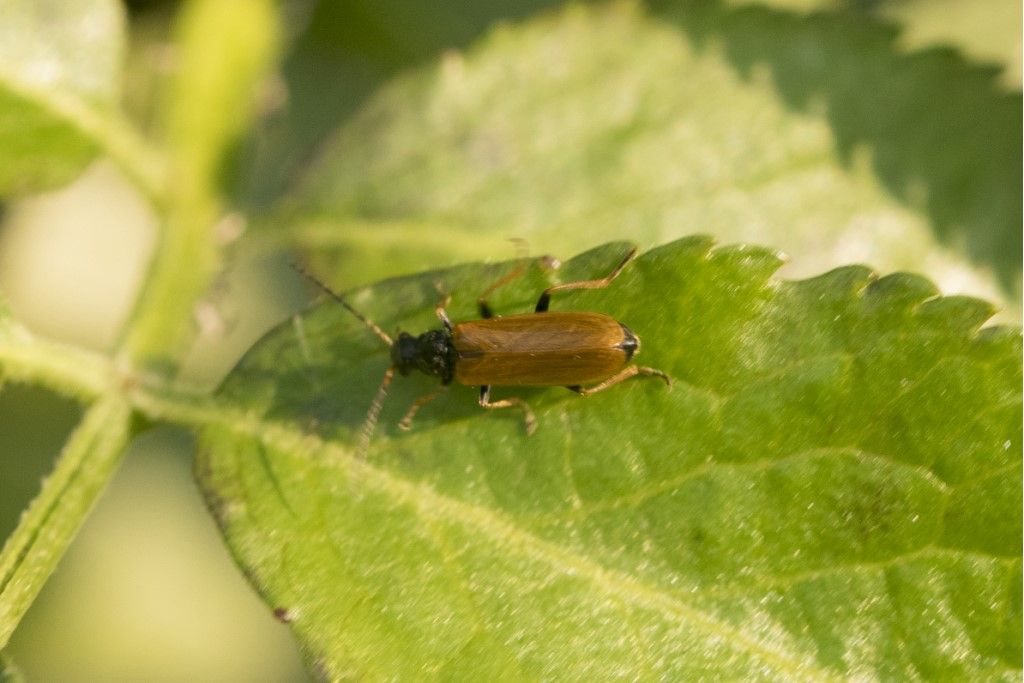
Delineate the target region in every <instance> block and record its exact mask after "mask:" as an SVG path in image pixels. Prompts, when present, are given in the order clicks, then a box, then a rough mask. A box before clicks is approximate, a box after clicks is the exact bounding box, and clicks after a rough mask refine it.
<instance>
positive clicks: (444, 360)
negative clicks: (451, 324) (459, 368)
mask: <svg viewBox="0 0 1024 683" xmlns="http://www.w3.org/2000/svg"><path fill="white" fill-rule="evenodd" d="M455 358H456V352H455V345H454V344H452V336H451V334H450V333H448V332H447V331H445V330H431V331H429V332H424V333H423V334H421V335H420V336H418V337H414V336H412V335H411V334H409V333H408V332H402V333H401V334H399V335H398V339H396V340H395V343H394V345H393V346H392V347H391V363H392V364H393V365H394V366H395V369H397V370H398V371H399V372H400V373H402V374H403V375H408V374H409V373H410V372H412V371H413V370H417V371H419V372H422V373H423V374H425V375H435V376H437V377H440V378H441V381H442V382H443V383H444V384H448V383H449V382H451V381H452V377H453V376H454V375H455Z"/></svg>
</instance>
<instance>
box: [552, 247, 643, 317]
mask: <svg viewBox="0 0 1024 683" xmlns="http://www.w3.org/2000/svg"><path fill="white" fill-rule="evenodd" d="M635 257H636V247H633V248H632V249H631V250H630V252H629V253H628V254H626V258H624V259H622V263H620V264H619V265H617V266H615V270H613V271H612V272H611V273H609V274H608V275H607V276H606V277H603V278H601V279H600V280H580V281H579V282H566V283H565V284H561V285H555V286H553V287H548V288H547V289H545V290H544V292H543V293H542V294H541V295H540V299H538V300H537V306H536V307H535V308H534V309H533V310H534V312H535V313H544V312H545V311H547V310H548V306H549V305H550V304H551V295H552V294H554V293H555V292H564V291H566V290H569V289H604V288H605V287H607V286H608V285H610V284H611V283H612V280H614V279H615V278H617V277H618V276H619V273H621V272H622V269H623V268H625V267H626V264H627V263H629V262H630V261H632V260H633V259H634V258H635Z"/></svg>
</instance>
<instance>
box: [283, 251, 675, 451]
mask: <svg viewBox="0 0 1024 683" xmlns="http://www.w3.org/2000/svg"><path fill="white" fill-rule="evenodd" d="M636 251H637V250H636V249H633V250H631V251H630V252H629V253H628V254H627V255H626V257H625V258H624V259H623V260H622V262H621V263H619V265H618V266H616V268H615V270H613V271H612V272H611V273H610V274H609V275H608V276H606V277H604V278H602V279H600V280H583V281H579V282H569V283H565V284H561V285H555V286H553V287H548V288H547V289H545V290H544V292H543V293H542V294H541V295H540V299H538V301H537V305H536V306H535V308H534V312H533V313H527V314H523V315H510V316H494V314H493V313H492V312H491V309H490V307H489V306H488V305H487V301H486V296H487V294H489V293H490V292H492V291H494V290H495V289H496V288H497V287H499V286H501V285H503V284H505V283H507V282H508V281H510V280H511V279H513V278H514V277H517V276H518V275H520V274H521V273H522V271H523V268H519V269H517V270H515V271H513V272H512V273H510V274H509V275H507V276H506V277H504V278H502V279H501V280H499V281H498V282H496V283H494V284H493V285H491V286H490V287H489V288H488V289H487V290H486V291H485V292H484V294H483V295H481V297H480V298H479V299H478V301H477V303H478V305H479V308H480V317H481V319H480V320H472V321H469V322H464V323H459V324H457V325H453V324H452V322H451V320H449V319H448V314H447V313H446V312H445V306H446V305H447V299H446V300H445V301H443V302H442V303H440V304H439V305H438V306H437V308H436V312H437V317H438V318H439V319H440V320H441V323H442V325H443V327H442V329H439V330H431V331H429V332H424V333H423V334H421V335H419V336H413V335H411V334H409V333H407V332H402V333H400V334H399V335H398V339H397V340H392V339H391V337H389V336H388V335H387V334H386V333H385V332H384V331H383V330H382V329H380V327H378V326H377V325H376V324H374V323H373V321H371V320H370V319H368V318H367V317H366V316H364V315H363V314H362V313H360V312H359V311H357V310H356V309H354V308H353V307H352V306H350V305H349V303H348V302H347V301H345V300H344V299H343V298H341V297H340V296H338V295H337V294H335V293H334V292H333V291H332V290H331V289H330V288H328V287H327V286H326V285H325V284H323V283H322V282H320V281H319V280H317V279H316V278H314V277H313V276H311V275H309V274H308V273H304V271H300V272H303V273H304V274H305V275H306V276H307V277H309V278H310V279H311V280H312V281H313V282H315V283H316V284H317V285H319V286H320V287H321V288H322V289H324V291H326V292H327V293H328V294H329V295H331V296H332V297H333V298H334V299H336V300H337V301H338V302H339V303H341V305H342V306H344V307H345V308H346V309H347V310H348V311H349V312H351V313H352V314H353V315H354V316H356V317H357V318H358V319H359V320H361V321H362V322H363V323H364V324H365V325H366V326H367V327H369V328H370V329H371V330H373V332H374V333H375V334H376V335H377V336H378V337H380V339H381V340H382V341H384V343H385V344H387V345H388V347H389V348H390V349H391V366H390V367H389V368H388V369H387V371H386V372H385V373H384V378H383V380H382V381H381V384H380V388H379V389H378V390H377V395H376V397H375V398H374V401H373V404H372V405H371V407H370V411H369V413H368V414H367V417H366V422H365V423H364V426H363V429H362V444H361V445H362V448H361V451H360V452H365V450H366V447H367V446H368V445H369V439H370V435H371V434H372V433H373V429H374V426H375V425H376V422H377V418H378V417H379V416H380V410H381V406H382V405H383V401H384V396H385V395H386V393H387V389H388V386H389V385H390V384H391V379H392V378H393V377H394V374H395V371H396V370H397V371H398V372H399V373H401V374H402V375H408V374H409V373H410V372H412V371H413V370H417V371H419V372H422V373H424V374H427V375H436V376H437V377H439V378H440V379H441V386H440V387H439V388H438V390H436V391H434V392H432V393H430V394H427V395H426V396H423V397H422V398H420V399H418V400H417V401H416V402H414V403H413V404H412V406H410V408H409V410H408V411H407V412H406V414H405V417H403V418H402V420H401V422H399V427H401V428H402V429H408V428H409V427H410V425H411V424H412V418H413V416H414V415H415V414H416V413H417V412H418V411H419V409H420V408H422V407H423V406H424V405H425V404H426V403H428V402H429V401H431V400H433V399H434V398H436V397H437V396H438V394H440V392H441V391H443V390H444V389H446V388H447V386H448V385H449V384H450V383H451V382H452V380H455V381H457V382H458V383H459V384H465V385H469V386H479V387H480V399H479V402H480V406H481V407H483V408H489V409H494V408H512V407H518V408H520V409H521V410H522V411H523V415H524V418H525V421H526V432H527V434H532V433H533V431H534V429H536V426H537V420H536V418H535V417H534V415H533V411H532V410H530V407H529V406H528V405H527V404H526V402H524V401H523V400H522V399H519V398H505V399H501V400H499V401H492V400H491V386H492V385H494V386H522V387H552V386H564V387H566V388H567V389H570V390H571V391H574V392H576V393H578V394H580V395H581V396H589V395H590V394H596V393H597V392H599V391H603V390H605V389H607V388H608V387H611V386H613V385H615V384H618V383H619V382H621V381H623V380H625V379H629V378H630V377H635V376H637V375H641V376H648V377H658V378H661V379H662V380H664V381H665V383H666V384H668V385H669V386H671V385H672V379H671V378H670V377H669V376H668V375H666V374H665V373H664V372H662V371H661V370H656V369H654V368H648V367H643V366H639V365H628V363H629V361H630V360H632V358H633V356H634V355H635V354H636V353H637V352H638V351H639V350H640V340H639V339H638V338H637V336H636V335H635V334H633V332H632V331H631V330H630V329H629V328H628V327H626V326H625V325H623V324H622V323H620V322H618V321H616V320H615V319H614V318H611V317H609V316H607V315H604V314H603V313H549V312H548V305H549V304H550V302H551V295H552V294H553V293H554V292H563V291H567V290H570V289H601V288H603V287H607V286H608V285H609V284H610V283H611V282H612V280H614V279H615V278H616V277H618V275H619V273H621V272H622V270H623V268H625V267H626V264H628V263H629V262H630V261H631V260H633V258H634V257H635V256H636ZM591 384H592V385H593V386H584V385H591Z"/></svg>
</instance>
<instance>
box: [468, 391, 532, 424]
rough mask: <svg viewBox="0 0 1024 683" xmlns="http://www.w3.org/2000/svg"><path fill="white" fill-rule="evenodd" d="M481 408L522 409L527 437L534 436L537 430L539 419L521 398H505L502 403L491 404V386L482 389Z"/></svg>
mask: <svg viewBox="0 0 1024 683" xmlns="http://www.w3.org/2000/svg"><path fill="white" fill-rule="evenodd" d="M480 407H481V408H488V409H494V408H521V409H522V411H523V419H524V420H525V421H526V435H527V436H529V435H530V434H533V432H534V430H536V429H537V418H536V417H534V415H533V411H532V410H530V406H528V405H526V401H524V400H523V399H521V398H503V399H501V400H500V401H494V402H493V403H492V402H491V387H490V385H487V386H482V387H480Z"/></svg>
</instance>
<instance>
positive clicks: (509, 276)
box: [476, 256, 562, 318]
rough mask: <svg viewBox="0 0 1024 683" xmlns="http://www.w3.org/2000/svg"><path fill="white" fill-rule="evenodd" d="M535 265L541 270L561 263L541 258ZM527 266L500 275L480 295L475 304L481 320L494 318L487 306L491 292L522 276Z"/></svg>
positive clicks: (556, 260)
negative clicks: (538, 265)
mask: <svg viewBox="0 0 1024 683" xmlns="http://www.w3.org/2000/svg"><path fill="white" fill-rule="evenodd" d="M537 263H539V264H540V266H541V268H557V267H558V266H560V265H562V264H561V263H559V261H558V259H556V258H554V257H553V256H541V257H540V258H538V259H537ZM528 265H530V264H529V263H528V262H527V263H521V264H519V265H518V266H516V267H515V268H513V269H512V270H511V271H509V272H508V273H506V274H505V275H502V276H501V277H500V278H498V279H497V280H496V281H494V282H493V283H492V284H491V286H490V287H488V288H487V289H485V290H484V291H483V293H482V294H480V296H479V297H478V298H477V300H476V304H477V306H478V307H479V308H480V317H481V318H493V317H494V311H492V310H491V307H490V306H489V305H488V304H487V297H488V296H489V295H490V294H491V293H492V292H494V290H496V289H498V288H499V287H504V286H505V285H507V284H508V283H510V282H512V281H513V280H515V279H516V278H517V277H520V276H522V274H523V273H525V272H526V267H527V266H528Z"/></svg>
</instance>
